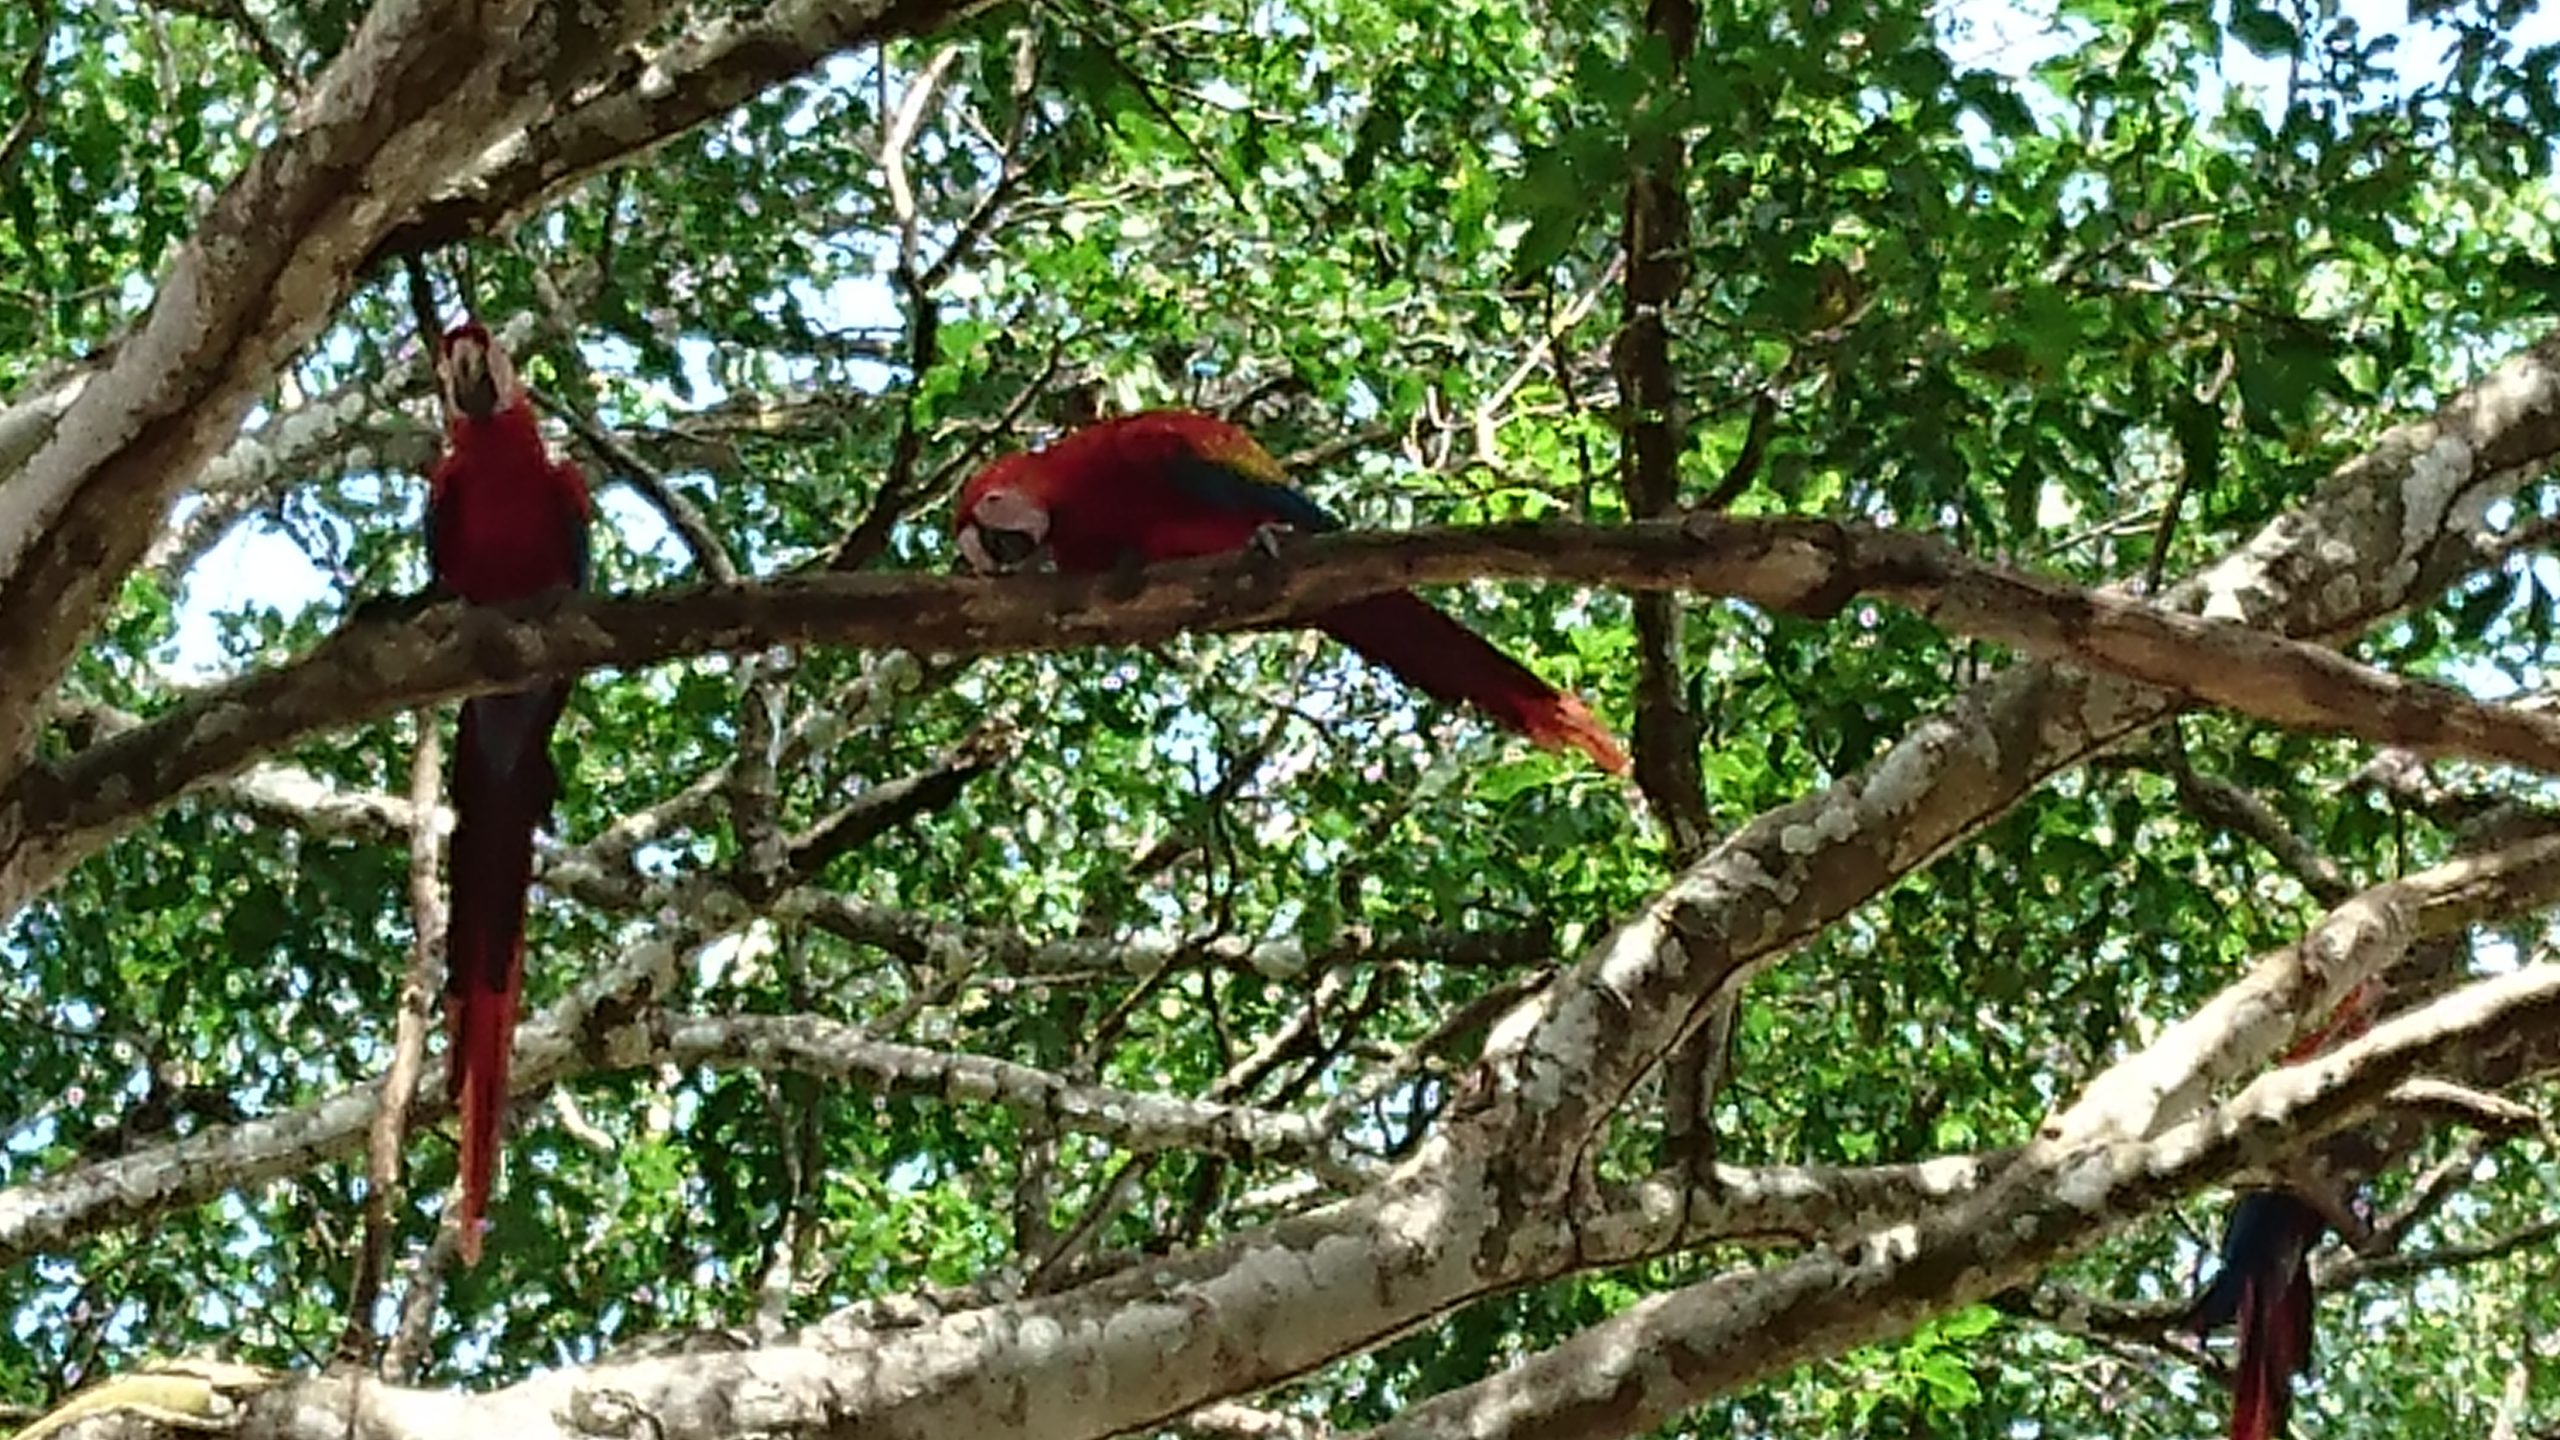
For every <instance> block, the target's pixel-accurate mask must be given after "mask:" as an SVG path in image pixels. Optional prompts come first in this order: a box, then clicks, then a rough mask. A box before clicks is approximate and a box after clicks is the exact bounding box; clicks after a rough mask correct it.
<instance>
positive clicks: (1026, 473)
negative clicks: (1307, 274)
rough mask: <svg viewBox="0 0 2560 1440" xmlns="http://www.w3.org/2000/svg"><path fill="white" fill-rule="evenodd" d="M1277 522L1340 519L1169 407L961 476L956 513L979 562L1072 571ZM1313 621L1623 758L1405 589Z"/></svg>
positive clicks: (1504, 712) (1251, 533)
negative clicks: (1044, 563) (1043, 561)
mask: <svg viewBox="0 0 2560 1440" xmlns="http://www.w3.org/2000/svg"><path fill="white" fill-rule="evenodd" d="M1280 526H1287V527H1291V528H1294V529H1298V530H1311V531H1324V530H1334V529H1338V528H1340V524H1339V522H1338V521H1336V520H1335V519H1334V518H1333V517H1332V516H1331V515H1328V514H1326V513H1325V512H1324V511H1323V510H1322V509H1321V508H1319V507H1318V506H1317V505H1316V504H1315V502H1313V501H1311V500H1309V499H1307V497H1306V496H1304V495H1302V494H1300V493H1298V491H1297V490H1296V489H1294V488H1292V487H1291V486H1290V484H1289V481H1288V477H1287V475H1286V474H1285V473H1284V472H1283V471H1282V470H1281V468H1280V463H1279V462H1278V461H1276V460H1274V459H1272V458H1271V456H1270V455H1269V454H1268V453H1267V452H1265V451H1264V450H1263V448H1262V447H1261V446H1260V445H1257V444H1255V443H1254V441H1253V437H1251V436H1249V435H1247V434H1245V432H1244V431H1242V430H1240V429H1238V428H1236V427H1235V426H1233V425H1230V424H1228V423H1227V422H1226V421H1224V420H1219V419H1216V418H1214V417H1212V416H1208V415H1200V414H1194V413H1191V412H1188V411H1178V410H1156V411H1149V412H1147V413H1144V414H1139V415H1128V416H1123V417H1120V418H1118V419H1114V420H1105V421H1102V422H1101V423H1099V424H1094V425H1088V426H1086V427H1084V428H1082V429H1080V430H1077V431H1074V432H1073V433H1071V434H1068V435H1066V436H1064V437H1062V438H1060V439H1059V440H1057V441H1056V442H1055V443H1053V444H1051V445H1050V446H1049V447H1048V448H1047V449H1045V450H1037V451H1031V452H1027V453H1024V454H1018V455H1009V456H1006V457H1005V458H1003V459H1001V460H998V461H996V462H995V463H994V464H992V465H989V466H987V467H986V468H985V469H983V470H981V471H979V472H978V473H977V474H976V475H975V476H974V477H972V478H971V479H970V481H969V483H968V484H967V485H966V486H965V487H963V488H962V490H961V492H960V509H959V513H958V516H957V517H956V519H955V528H956V529H957V531H958V536H959V542H960V553H961V554H962V555H963V556H964V557H965V558H966V559H967V560H968V561H969V563H970V565H971V566H973V567H974V568H976V569H977V570H979V571H980V572H982V573H984V572H992V571H1000V570H1010V569H1013V568H1015V567H1017V566H1020V565H1023V564H1025V563H1028V562H1029V561H1030V560H1031V559H1033V558H1034V557H1035V556H1037V555H1038V554H1039V553H1040V551H1041V550H1042V549H1044V548H1045V549H1046V550H1048V552H1049V554H1050V555H1051V557H1052V558H1053V559H1054V560H1055V562H1056V564H1057V567H1058V568H1059V569H1061V570H1065V571H1070V572H1080V573H1091V572H1096V571H1105V570H1109V569H1112V568H1113V567H1115V566H1117V565H1120V564H1122V563H1125V562H1127V561H1129V560H1133V559H1134V560H1137V561H1140V562H1147V561H1157V560H1176V559H1184V558H1188V557H1193V556H1200V555H1216V554H1222V553H1224V552H1227V551H1231V550H1239V549H1242V548H1244V547H1245V546H1246V545H1248V544H1251V543H1253V541H1254V540H1255V538H1256V537H1257V536H1258V535H1260V534H1261V533H1262V532H1264V531H1266V530H1269V529H1272V528H1274V527H1280ZM1311 623H1312V624H1314V625H1315V626H1316V627H1317V628H1318V629H1320V630H1323V631H1324V632H1325V633H1326V634H1328V635H1331V636H1332V637H1333V638H1335V639H1337V640H1339V641H1341V642H1342V643H1343V644H1345V645H1348V646H1350V647H1351V648H1352V649H1354V650H1356V651H1358V652H1360V653H1361V654H1362V655H1364V656H1366V657H1368V658H1369V659H1370V660H1371V661H1373V662H1375V663H1376V664H1379V665H1383V666H1385V667H1386V668H1387V669H1389V670H1391V671H1393V672H1395V673H1396V674H1397V675H1399V676H1401V677H1403V679H1404V680H1405V681H1406V682H1407V683H1409V684H1411V685H1413V686H1414V687H1415V688H1416V689H1418V690H1421V691H1422V692H1423V693H1424V694H1426V695H1429V696H1431V697H1432V698H1434V699H1437V700H1440V701H1442V702H1444V703H1448V704H1467V705H1472V706H1474V707H1476V708H1477V709H1479V710H1481V711H1483V712H1484V713H1485V714H1486V715H1488V716H1491V717H1492V718H1493V719H1494V720H1495V721H1496V722H1497V723H1499V724H1501V725H1503V726H1505V727H1507V728H1509V729H1511V730H1514V731H1517V732H1519V733H1520V734H1522V735H1526V736H1528V737H1529V738H1530V739H1532V740H1534V741H1536V742H1537V743H1539V744H1540V745H1543V746H1546V747H1547V748H1549V749H1553V750H1562V749H1577V750H1580V751H1582V752H1583V753H1584V754H1586V755H1589V756H1590V757H1591V758H1592V759H1593V760H1594V761H1596V762H1598V764H1599V765H1600V767H1601V768H1602V769H1604V770H1609V771H1611V772H1623V771H1624V770H1625V769H1626V768H1627V757H1626V753H1625V752H1624V751H1622V750H1620V749H1619V748H1618V743H1617V741H1616V740H1615V739H1614V738H1613V737H1612V736H1611V735H1610V734H1609V731H1608V729H1607V728H1606V727H1605V726H1603V725H1602V724H1601V723H1600V721H1599V720H1598V719H1597V718H1596V717H1594V716H1593V715H1592V713H1591V711H1590V710H1589V709H1588V708H1587V707H1585V706H1584V705H1583V703H1582V702H1581V701H1580V700H1578V699H1575V698H1574V697H1573V696H1571V695H1567V694H1564V693H1563V692H1561V691H1559V690H1557V689H1556V688H1555V687H1554V686H1551V685H1549V684H1547V683H1546V682H1545V681H1543V680H1541V679H1539V678H1538V677H1537V676H1536V675H1534V674H1531V673H1530V672H1529V670H1528V669H1527V667H1525V666H1523V665H1521V664H1520V663H1519V662H1518V661H1516V660H1514V659H1512V658H1511V657H1510V656H1508V655H1505V654H1503V653H1502V652H1501V651H1499V650H1497V649H1495V648H1494V647H1493V646H1492V645H1491V644H1489V643H1487V642H1486V641H1485V640H1484V638H1483V637H1481V636H1479V635H1477V634H1476V633H1475V632H1474V631H1472V630H1469V629H1468V628H1467V627H1465V626H1464V625H1461V624H1459V623H1458V622H1457V621H1456V620H1453V619H1451V618H1450V617H1449V616H1447V615H1445V614H1443V613H1442V612H1440V611H1439V610H1437V609H1435V608H1433V607H1432V606H1431V604H1430V603H1429V602H1427V601H1425V600H1423V599H1422V598H1421V597H1419V596H1417V595H1415V594H1413V593H1412V592H1411V591H1407V590H1396V591H1391V592H1388V593H1386V594H1382V595H1372V596H1370V597H1368V598H1367V599H1363V600H1355V601H1352V602H1351V603H1349V604H1347V605H1340V606H1336V607H1335V608H1333V609H1331V610H1327V611H1324V612H1322V613H1321V614H1318V615H1316V616H1314V617H1312V620H1311Z"/></svg>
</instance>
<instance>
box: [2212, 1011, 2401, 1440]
mask: <svg viewBox="0 0 2560 1440" xmlns="http://www.w3.org/2000/svg"><path fill="white" fill-rule="evenodd" d="M2374 993H2375V992H2374V990H2373V988H2372V987H2371V986H2365V987H2360V988H2359V989H2357V991H2356V992H2355V993H2354V994H2352V995H2349V996H2348V997H2347V999H2346V1001H2345V1002H2344V1003H2342V1004H2341V1005H2340V1006H2339V1007H2338V1013H2337V1014H2336V1015H2334V1016H2332V1017H2331V1018H2330V1021H2329V1023H2328V1024H2327V1025H2325V1026H2323V1027H2322V1028H2321V1029H2319V1030H2318V1031H2315V1032H2314V1033H2312V1034H2311V1035H2308V1036H2306V1037H2304V1038H2303V1039H2302V1040H2301V1041H2300V1042H2299V1043H2297V1044H2296V1045H2295V1046H2294V1047H2293V1048H2292V1049H2291V1050H2290V1051H2288V1052H2286V1054H2285V1057H2284V1058H2285V1063H2286V1064H2288V1065H2290V1064H2292V1063H2294V1062H2295V1061H2298V1060H2303V1059H2307V1058H2309V1057H2311V1056H2313V1055H2316V1054H2318V1053H2319V1052H2320V1051H2322V1050H2324V1049H2326V1048H2328V1047H2329V1046H2330V1045H2331V1044H2333V1043H2335V1042H2337V1041H2340V1040H2346V1039H2350V1038H2352V1037H2354V1036H2356V1035H2358V1034H2361V1033H2362V1032H2363V1031H2364V1029H2365V1027H2366V1026H2367V1025H2369V1024H2371V1023H2372V1014H2371V1006H2372V1003H2373V998H2374ZM2328 1228H2329V1221H2328V1218H2327V1216H2326V1215H2324V1214H2323V1213H2322V1212H2321V1210H2320V1209H2319V1208H2318V1207H2317V1206H2315V1205H2313V1204H2312V1203H2311V1202H2310V1201H2308V1200H2305V1199H2303V1198H2302V1197H2301V1196H2299V1195H2295V1194H2292V1193H2290V1192H2288V1191H2283V1190H2251V1191H2247V1192H2245V1193H2243V1194H2242V1195H2241V1196H2240V1197H2239V1198H2238V1199H2237V1200H2235V1201H2233V1202H2232V1206H2231V1219H2230V1222H2229V1223H2228V1224H2227V1225H2226V1226H2225V1227H2224V1229H2223V1232H2222V1255H2221V1260H2222V1264H2221V1267H2220V1269H2219V1271H2218V1272H2217V1273H2216V1274H2215V1275H2214V1277H2213V1283H2212V1284H2211V1285H2208V1286H2206V1287H2205V1291H2204V1293H2203V1294H2202V1295H2199V1296H2197V1297H2196V1303H2195V1308H2194V1309H2193V1310H2191V1311H2190V1312H2188V1318H2189V1320H2190V1322H2191V1323H2192V1324H2193V1325H2194V1326H2195V1329H2196V1333H2197V1334H2198V1335H2203V1334H2206V1333H2208V1332H2211V1331H2214V1330H2219V1329H2221V1328H2222V1327H2223V1326H2225V1325H2230V1324H2233V1323H2235V1322H2236V1323H2237V1324H2238V1325H2239V1328H2240V1348H2239V1354H2238V1355H2237V1356H2236V1357H2235V1358H2234V1359H2233V1361H2232V1364H2231V1440H2274V1437H2276V1436H2279V1435H2282V1434H2283V1433H2284V1428H2285V1420H2286V1418H2287V1417H2288V1416H2290V1415H2291V1414H2292V1412H2293V1381H2294V1377H2295V1376H2297V1375H2301V1374H2304V1373H2305V1372H2307V1371H2309V1370H2310V1368H2311V1309H2312V1302H2313V1300H2314V1298H2315V1297H2314V1296H2313V1294H2312V1291H2311V1252H2312V1251H2313V1250H2315V1249H2317V1248H2318V1247H2319V1244H2320V1237H2321V1235H2322V1234H2323V1233H2325V1232H2326V1231H2327V1230H2328Z"/></svg>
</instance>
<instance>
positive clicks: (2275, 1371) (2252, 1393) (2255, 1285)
mask: <svg viewBox="0 0 2560 1440" xmlns="http://www.w3.org/2000/svg"><path fill="white" fill-rule="evenodd" d="M2324 1223H2325V1222H2323V1221H2322V1220H2321V1218H2320V1213H2319V1212H2318V1211H2316V1210H2314V1209H2313V1208H2311V1207H2310V1206H2309V1205H2307V1204H2304V1203H2303V1202H2302V1201H2300V1200H2298V1199H2295V1198H2294V1197H2293V1196H2290V1195H2286V1194H2282V1193H2280V1192H2277V1191H2272V1190H2258V1191H2252V1192H2250V1193H2249V1194H2247V1195H2244V1196H2242V1197H2241V1198H2240V1201H2239V1203H2238V1205H2237V1206H2236V1207H2234V1209H2233V1211H2232V1216H2231V1228H2230V1233H2229V1234H2227V1235H2226V1236H2225V1237H2224V1239H2223V1244H2222V1271H2221V1273H2220V1274H2218V1275H2216V1276H2215V1277H2214V1281H2213V1284H2212V1285H2211V1286H2210V1287H2208V1288H2207V1289H2206V1291H2205V1293H2204V1295H2203V1296H2202V1297H2201V1298H2199V1299H2198V1300H2197V1302H2196V1308H2195V1312H2194V1320H2195V1325H2196V1328H2197V1329H2198V1330H2200V1331H2201V1330H2210V1329H2214V1328H2217V1327H2219V1326H2222V1325H2226V1324H2230V1323H2232V1322H2234V1321H2237V1322H2238V1324H2239V1327H2240V1353H2239V1355H2238V1357H2237V1358H2236V1359H2235V1360H2234V1361H2233V1363H2232V1367H2231V1368H2232V1378H2231V1440H2275V1437H2277V1436H2280V1435H2282V1434H2283V1433H2284V1429H2285V1421H2286V1419H2287V1417H2288V1416H2290V1415H2291V1413H2292V1411H2293V1377H2294V1376H2296V1375H2299V1374H2301V1373H2302V1372H2303V1371H2304V1370H2306V1369H2308V1368H2310V1365H2311V1301H2312V1295H2311V1267H2310V1263H2309V1262H2310V1256H2311V1249H2312V1247H2313V1246H2314V1245H2316V1244H2318V1243H2319V1239H2320V1232H2321V1230H2322V1228H2323V1227H2324Z"/></svg>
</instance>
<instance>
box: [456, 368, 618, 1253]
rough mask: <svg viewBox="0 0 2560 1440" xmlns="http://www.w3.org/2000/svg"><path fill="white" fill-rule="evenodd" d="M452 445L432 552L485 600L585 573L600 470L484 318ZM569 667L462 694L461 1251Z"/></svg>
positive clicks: (494, 1141)
mask: <svg viewBox="0 0 2560 1440" xmlns="http://www.w3.org/2000/svg"><path fill="white" fill-rule="evenodd" d="M437 374H438V378H439V379H440V380H441V381H442V383H443V388H444V400H445V413H446V426H445V449H444V455H443V457H442V458H441V459H439V460H438V461H437V462H436V468H435V471H434V473H433V474H431V475H430V476H429V477H428V482H427V563H428V566H429V568H430V569H431V570H432V571H433V573H434V576H435V581H436V585H437V587H438V588H440V589H443V590H447V591H450V592H452V593H454V594H457V595H460V596H461V597H462V598H463V599H465V600H468V601H470V602H471V603H473V604H475V605H497V604H504V603H506V602H508V601H511V600H523V599H529V598H531V597H533V596H536V595H540V594H543V593H545V592H547V591H552V590H559V589H573V588H584V586H585V585H586V583H587V519H588V509H589V507H588V500H587V482H586V480H585V478H584V477H583V476H581V475H580V474H579V473H578V470H577V467H576V466H574V465H570V464H568V463H567V462H565V461H560V460H554V459H553V458H551V453H550V451H549V450H548V449H547V448H546V447H545V446H544V445H543V443H542V434H541V431H540V430H539V429H538V428H536V426H535V424H534V418H533V404H532V402H531V401H530V400H529V399H528V398H527V397H526V395H525V392H524V389H523V387H522V386H520V385H519V384H517V382H516V375H515V368H514V366H512V365H511V364H510V363H508V360H507V352H506V351H505V350H504V349H503V348H501V347H500V346H499V344H498V342H497V341H496V340H495V339H494V338H492V337H491V336H490V334H489V332H488V331H487V330H486V329H484V328H483V327H482V326H481V325H480V324H479V323H478V322H476V321H473V322H468V323H465V324H462V325H458V326H455V327H454V328H453V329H452V330H451V331H450V332H448V333H447V334H446V335H445V337H444V348H443V354H442V357H441V363H440V364H439V365H438V366H437ZM568 699H569V682H568V681H566V680H555V681H547V682H545V683H542V684H539V685H535V686H531V687H529V688H527V689H523V690H517V691H513V692H510V693H507V694H502V695H481V696H476V697H474V698H472V699H470V700H466V701H464V702H463V705H462V722H461V727H460V734H459V735H458V737H457V738H456V739H455V741H454V750H453V809H454V817H455V819H454V829H453V906H452V908H453V915H452V919H451V922H450V924H449V926H448V928H447V931H446V938H445V972H444V977H445V983H444V994H445V1016H446V1022H447V1026H448V1028H449V1030H450V1033H451V1037H452V1038H451V1042H450V1044H449V1045H448V1046H447V1054H446V1059H445V1066H446V1080H447V1082H448V1088H449V1090H450V1092H451V1094H452V1095H453V1097H454V1098H455V1099H456V1101H458V1102H459V1106H460V1109H461V1112H462V1256H463V1259H464V1261H465V1262H466V1263H477V1261H478V1260H479V1258H480V1227H481V1218H482V1216H483V1215H484V1214H486V1212H487V1209H488V1204H489V1187H490V1184H491V1182H492V1180H493V1179H494V1178H495V1176H496V1174H497V1169H498V1130H499V1125H500V1122H501V1121H502V1120H503V1119H504V1118H505V1115H506V1104H507V1061H508V1058H509V1055H510V1052H511V1051H512V1049H513V1047H514V1044H515V1029H516V1012H517V1008H518V1005H519V1004H520V1002H521V1001H522V999H523V996H524V913H525V891H526V888H527V887H528V886H529V885H530V884H531V883H532V877H533V832H534V827H535V826H537V825H539V824H540V823H541V822H542V820H543V819H544V817H546V816H547V815H549V814H550V813H551V806H552V802H553V801H554V800H556V799H557V798H558V797H559V793H560V776H559V772H558V771H557V770H555V769H554V768H553V767H552V763H551V753H550V744H551V731H552V727H553V726H555V725H557V724H558V723H559V721H560V711H561V707H562V706H564V705H566V704H567V703H568Z"/></svg>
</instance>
